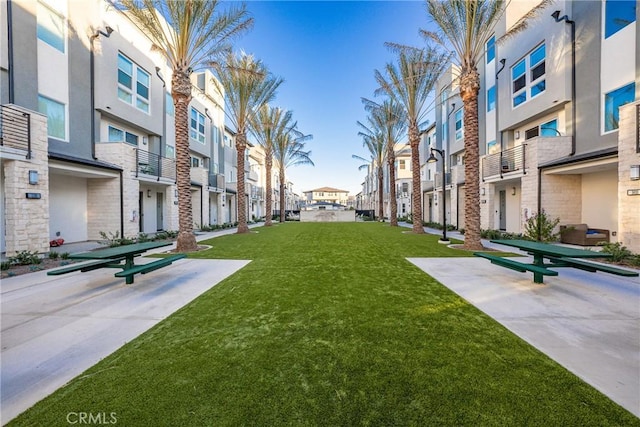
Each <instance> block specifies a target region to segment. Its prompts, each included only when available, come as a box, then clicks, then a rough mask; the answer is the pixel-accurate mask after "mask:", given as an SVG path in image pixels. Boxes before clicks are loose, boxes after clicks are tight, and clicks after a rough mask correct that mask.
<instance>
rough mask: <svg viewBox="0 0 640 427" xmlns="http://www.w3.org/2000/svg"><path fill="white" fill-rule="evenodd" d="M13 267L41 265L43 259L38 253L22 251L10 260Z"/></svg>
mask: <svg viewBox="0 0 640 427" xmlns="http://www.w3.org/2000/svg"><path fill="white" fill-rule="evenodd" d="M9 262H10V263H11V265H32V264H40V263H41V262H42V259H41V258H40V256H39V255H38V253H37V252H35V251H34V252H31V251H20V252H18V253H17V254H16V255H15V256H12V257H10V258H9Z"/></svg>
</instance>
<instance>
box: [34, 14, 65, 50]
mask: <svg viewBox="0 0 640 427" xmlns="http://www.w3.org/2000/svg"><path fill="white" fill-rule="evenodd" d="M37 13H38V30H37V31H38V38H39V39H40V40H42V41H43V42H45V43H47V44H48V45H50V46H51V47H53V48H55V49H58V50H59V51H60V52H62V53H64V51H65V39H66V34H65V33H66V32H65V19H64V17H63V16H62V15H60V14H59V13H58V12H56V11H55V10H53V9H52V8H50V7H49V6H47V5H45V4H44V3H38V12H37Z"/></svg>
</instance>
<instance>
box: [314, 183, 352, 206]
mask: <svg viewBox="0 0 640 427" xmlns="http://www.w3.org/2000/svg"><path fill="white" fill-rule="evenodd" d="M302 194H303V195H304V202H305V204H308V205H310V204H314V203H318V202H326V203H337V204H339V205H343V206H346V205H347V201H348V199H349V192H348V191H346V190H340V189H338V188H333V187H320V188H316V189H314V190H309V191H303V192H302Z"/></svg>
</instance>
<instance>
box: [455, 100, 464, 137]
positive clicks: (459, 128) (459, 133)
mask: <svg viewBox="0 0 640 427" xmlns="http://www.w3.org/2000/svg"><path fill="white" fill-rule="evenodd" d="M463 122H464V118H463V116H462V108H461V109H459V110H458V111H456V141H458V140H461V139H462V137H463V136H464V129H463V126H464V124H463Z"/></svg>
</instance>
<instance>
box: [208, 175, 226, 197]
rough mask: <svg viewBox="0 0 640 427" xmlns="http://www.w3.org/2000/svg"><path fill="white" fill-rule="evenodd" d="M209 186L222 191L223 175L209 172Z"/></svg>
mask: <svg viewBox="0 0 640 427" xmlns="http://www.w3.org/2000/svg"><path fill="white" fill-rule="evenodd" d="M209 187H210V188H212V189H214V191H217V192H219V193H222V192H224V175H222V174H219V173H210V174H209Z"/></svg>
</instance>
